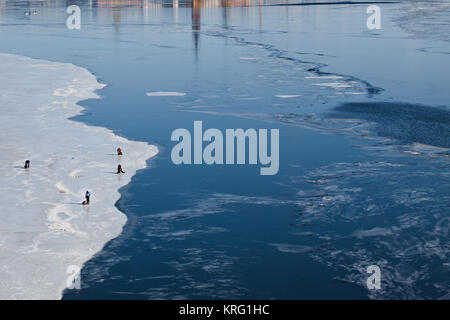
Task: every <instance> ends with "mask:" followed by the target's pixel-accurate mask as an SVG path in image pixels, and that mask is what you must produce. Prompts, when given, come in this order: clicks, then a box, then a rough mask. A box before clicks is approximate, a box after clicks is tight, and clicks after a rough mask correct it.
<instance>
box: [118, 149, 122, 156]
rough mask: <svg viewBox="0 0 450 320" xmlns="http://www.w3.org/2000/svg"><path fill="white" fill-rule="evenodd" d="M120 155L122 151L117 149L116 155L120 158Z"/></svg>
mask: <svg viewBox="0 0 450 320" xmlns="http://www.w3.org/2000/svg"><path fill="white" fill-rule="evenodd" d="M122 154H123V153H122V149H120V148H118V149H117V155H119V156H121V155H122Z"/></svg>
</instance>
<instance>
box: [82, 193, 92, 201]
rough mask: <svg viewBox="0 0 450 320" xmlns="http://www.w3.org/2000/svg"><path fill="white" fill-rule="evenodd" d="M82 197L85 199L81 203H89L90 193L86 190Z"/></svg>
mask: <svg viewBox="0 0 450 320" xmlns="http://www.w3.org/2000/svg"><path fill="white" fill-rule="evenodd" d="M84 197H85V198H86V200H85V201H83V204H89V202H90V198H91V193H90V192H89V191H87V190H86V195H85V196H84Z"/></svg>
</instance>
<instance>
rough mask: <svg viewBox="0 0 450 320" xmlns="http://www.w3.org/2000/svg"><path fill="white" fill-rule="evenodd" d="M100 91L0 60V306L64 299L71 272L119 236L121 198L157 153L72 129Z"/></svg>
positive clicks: (47, 66) (94, 131)
mask: <svg viewBox="0 0 450 320" xmlns="http://www.w3.org/2000/svg"><path fill="white" fill-rule="evenodd" d="M102 87H103V85H102V84H100V83H98V82H97V80H96V78H95V76H94V75H92V74H91V73H89V72H88V71H87V70H86V69H83V68H80V67H77V66H74V65H72V64H67V63H55V62H49V61H43V60H34V59H30V58H27V57H22V56H17V55H10V54H0V110H1V114H2V116H1V117H0V131H1V134H0V152H1V156H0V158H1V161H0V168H1V170H2V172H3V174H2V175H1V176H0V182H1V183H0V198H1V201H0V299H58V298H60V297H61V295H62V291H63V290H64V289H65V288H66V285H67V279H68V278H69V276H70V274H69V273H68V270H70V268H71V267H70V266H78V267H81V266H82V265H83V263H84V262H86V261H87V260H89V259H90V258H91V257H92V256H93V255H94V254H95V253H96V252H98V251H100V250H101V249H102V247H103V246H104V245H105V243H106V242H107V241H109V240H110V239H112V238H114V237H116V236H117V235H119V234H120V233H121V230H122V227H123V225H124V224H125V222H126V216H125V215H124V214H123V213H121V212H120V211H119V210H118V209H117V208H116V207H115V206H114V204H115V203H116V201H117V200H118V199H119V198H120V194H119V192H118V190H119V188H121V187H122V186H124V185H126V184H128V183H129V182H130V180H131V178H132V177H133V175H134V174H135V173H136V171H137V170H139V169H143V168H145V167H146V162H147V160H148V159H149V158H151V157H153V156H155V155H156V154H157V153H158V149H157V147H155V146H151V145H148V144H147V143H144V142H134V141H129V140H127V139H125V138H122V137H119V136H116V135H115V134H113V132H111V131H110V130H108V129H105V128H100V127H90V126H87V125H85V124H82V123H80V122H75V121H72V120H68V118H70V117H73V116H75V115H77V114H79V113H80V112H81V111H82V110H83V108H82V107H80V106H78V105H77V104H76V103H77V101H80V100H84V99H88V98H98V96H97V95H96V94H95V93H94V91H95V90H97V89H101V88H102ZM118 147H120V148H121V149H122V151H123V152H124V155H123V156H120V157H119V156H117V155H116V154H115V151H116V149H117V148H118ZM27 159H29V160H30V161H31V168H30V169H24V167H23V166H24V163H25V160H27ZM119 163H120V164H122V166H123V168H124V170H125V172H126V174H123V175H117V174H115V171H116V169H117V165H118V164H119ZM86 190H89V191H90V192H91V194H92V196H91V204H90V205H89V206H83V205H81V202H82V201H83V200H84V194H85V192H86ZM68 268H69V269H68ZM82 280H83V279H81V281H82Z"/></svg>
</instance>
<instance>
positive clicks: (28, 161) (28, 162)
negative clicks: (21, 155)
mask: <svg viewBox="0 0 450 320" xmlns="http://www.w3.org/2000/svg"><path fill="white" fill-rule="evenodd" d="M24 168H25V169H29V168H30V160H27V161H25V166H24Z"/></svg>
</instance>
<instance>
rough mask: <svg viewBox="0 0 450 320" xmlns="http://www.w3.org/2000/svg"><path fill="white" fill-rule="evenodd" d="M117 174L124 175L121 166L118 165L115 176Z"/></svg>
mask: <svg viewBox="0 0 450 320" xmlns="http://www.w3.org/2000/svg"><path fill="white" fill-rule="evenodd" d="M119 173H125V171H123V170H122V166H121V165H120V164H119V166H118V167H117V174H119Z"/></svg>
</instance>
